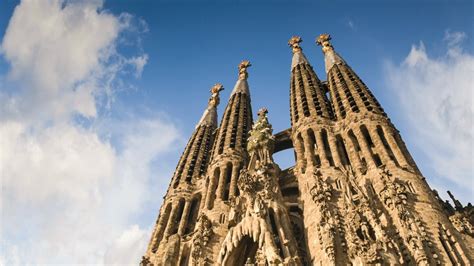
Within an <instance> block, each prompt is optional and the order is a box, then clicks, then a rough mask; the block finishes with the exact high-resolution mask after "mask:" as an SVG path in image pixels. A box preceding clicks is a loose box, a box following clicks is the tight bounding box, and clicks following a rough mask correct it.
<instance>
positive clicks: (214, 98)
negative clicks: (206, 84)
mask: <svg viewBox="0 0 474 266" xmlns="http://www.w3.org/2000/svg"><path fill="white" fill-rule="evenodd" d="M223 90H224V86H222V84H220V83H216V85H214V86H213V87H212V88H211V98H209V107H217V106H218V105H219V103H220V98H219V92H221V91H223Z"/></svg>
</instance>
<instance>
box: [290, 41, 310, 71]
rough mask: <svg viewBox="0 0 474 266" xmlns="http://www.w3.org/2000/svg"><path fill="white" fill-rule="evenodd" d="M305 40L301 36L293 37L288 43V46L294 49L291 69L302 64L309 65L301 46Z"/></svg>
mask: <svg viewBox="0 0 474 266" xmlns="http://www.w3.org/2000/svg"><path fill="white" fill-rule="evenodd" d="M301 42H303V40H302V39H301V38H300V37H299V36H293V37H291V39H290V40H289V41H288V45H289V46H290V47H291V48H292V51H293V58H292V60H291V69H293V68H294V67H295V66H296V65H298V64H301V63H306V64H309V63H308V59H306V57H305V56H304V54H303V49H302V48H301V46H300V43H301Z"/></svg>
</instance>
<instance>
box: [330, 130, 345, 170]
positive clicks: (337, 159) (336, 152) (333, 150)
mask: <svg viewBox="0 0 474 266" xmlns="http://www.w3.org/2000/svg"><path fill="white" fill-rule="evenodd" d="M328 142H329V148H330V150H331V154H332V159H333V160H334V165H335V166H341V167H342V161H341V157H340V154H339V150H338V149H337V145H336V138H334V136H333V135H332V134H330V133H329V132H328Z"/></svg>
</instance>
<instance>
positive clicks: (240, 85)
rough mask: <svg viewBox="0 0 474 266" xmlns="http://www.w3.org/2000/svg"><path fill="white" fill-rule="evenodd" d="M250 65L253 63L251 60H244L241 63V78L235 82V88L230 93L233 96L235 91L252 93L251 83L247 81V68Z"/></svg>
mask: <svg viewBox="0 0 474 266" xmlns="http://www.w3.org/2000/svg"><path fill="white" fill-rule="evenodd" d="M250 66H252V64H250V61H248V60H244V61H242V62H241V63H240V64H239V79H238V80H237V82H236V83H235V86H234V89H233V90H232V93H231V95H230V96H231V97H232V95H234V94H235V93H239V92H240V93H245V94H247V95H250V91H249V84H248V83H247V78H248V76H249V74H248V72H247V68H249V67H250Z"/></svg>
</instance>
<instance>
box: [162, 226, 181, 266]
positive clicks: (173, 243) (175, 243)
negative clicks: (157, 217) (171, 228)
mask: <svg viewBox="0 0 474 266" xmlns="http://www.w3.org/2000/svg"><path fill="white" fill-rule="evenodd" d="M180 244H181V237H180V236H179V235H178V234H174V235H171V236H170V237H169V238H168V239H167V243H166V246H167V249H166V251H165V255H164V257H163V265H166V266H168V265H169V266H174V265H176V264H177V262H178V258H179V249H180Z"/></svg>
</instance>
